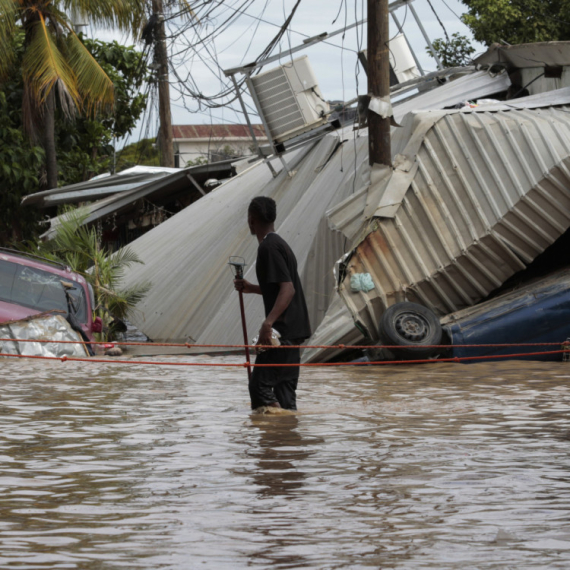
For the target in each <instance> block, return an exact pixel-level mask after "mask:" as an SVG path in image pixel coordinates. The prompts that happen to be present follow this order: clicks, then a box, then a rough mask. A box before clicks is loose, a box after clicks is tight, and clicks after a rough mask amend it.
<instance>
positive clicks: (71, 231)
mask: <svg viewBox="0 0 570 570" xmlns="http://www.w3.org/2000/svg"><path fill="white" fill-rule="evenodd" d="M86 217H87V214H85V213H82V212H81V209H77V210H74V209H71V208H67V209H65V210H64V211H63V212H62V215H61V216H60V217H59V225H58V226H57V228H56V232H55V236H54V238H53V239H51V240H50V241H48V242H41V241H39V242H36V243H32V244H31V245H27V246H26V247H25V248H24V249H25V250H26V251H29V252H32V253H34V254H36V255H38V254H39V255H42V256H44V257H47V258H48V259H53V260H54V261H60V262H63V263H65V264H66V265H68V266H69V267H71V269H72V270H73V271H75V272H77V273H80V274H81V275H83V276H84V277H85V279H86V280H87V281H88V282H89V283H90V284H91V286H92V287H93V292H94V294H95V307H94V312H95V314H96V315H97V316H99V317H101V320H102V321H103V331H104V333H103V339H102V340H112V339H113V337H114V334H115V331H114V327H113V323H114V322H116V321H118V320H120V321H123V320H124V319H126V318H127V316H128V314H129V312H130V311H133V310H134V307H135V305H136V304H137V303H138V302H139V301H141V300H142V299H143V298H144V296H145V295H146V293H147V292H148V290H149V289H150V286H151V284H150V283H141V284H139V285H136V286H133V287H130V288H128V289H124V288H122V287H121V282H122V280H123V276H124V274H125V271H126V270H127V269H128V268H129V267H130V266H131V265H133V264H135V263H143V262H142V261H141V260H140V258H139V257H138V256H137V255H136V254H135V253H134V252H133V251H132V249H131V248H129V247H124V248H123V249H121V250H119V251H118V252H116V253H112V254H111V252H109V251H108V250H106V249H105V247H104V246H103V245H102V243H101V236H100V235H99V234H98V233H97V230H96V229H95V228H94V227H92V226H91V227H89V226H86V225H83V222H84V221H85V219H86Z"/></svg>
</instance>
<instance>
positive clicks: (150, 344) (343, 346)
mask: <svg viewBox="0 0 570 570" xmlns="http://www.w3.org/2000/svg"><path fill="white" fill-rule="evenodd" d="M0 342H43V343H53V344H83V345H86V344H96V345H97V344H98V345H112V347H115V346H147V347H159V346H174V347H186V348H324V349H326V348H338V349H354V350H365V349H380V348H389V349H390V350H392V349H406V350H410V349H411V350H413V349H414V348H421V349H424V348H444V349H445V348H452V347H456V348H514V347H517V346H521V347H532V346H561V345H563V344H565V341H564V342H519V343H503V344H453V345H450V344H422V345H407V346H395V345H391V344H375V345H350V344H348V345H347V344H331V345H326V344H325V345H305V344H300V345H289V344H286V345H281V346H273V345H254V344H190V343H184V344H176V343H155V342H122V341H119V342H117V341H113V342H101V341H80V340H45V339H41V340H40V339H38V340H35V339H27V338H25V339H24V338H22V339H19V338H16V339H14V338H0ZM568 346H569V349H570V344H569V345H568Z"/></svg>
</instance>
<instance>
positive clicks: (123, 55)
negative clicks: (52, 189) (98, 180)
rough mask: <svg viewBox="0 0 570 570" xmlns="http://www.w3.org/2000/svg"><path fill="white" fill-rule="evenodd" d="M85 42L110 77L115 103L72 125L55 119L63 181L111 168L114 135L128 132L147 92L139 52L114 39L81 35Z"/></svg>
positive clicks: (87, 176)
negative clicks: (109, 110) (91, 38)
mask: <svg viewBox="0 0 570 570" xmlns="http://www.w3.org/2000/svg"><path fill="white" fill-rule="evenodd" d="M84 42H85V45H86V47H87V48H88V49H89V51H90V52H91V53H92V54H93V57H94V58H95V59H96V60H97V62H98V63H99V64H100V65H101V67H102V68H103V69H104V70H105V72H106V73H107V75H108V76H109V77H110V78H111V80H112V81H113V86H114V92H115V105H114V109H113V112H107V113H105V112H102V111H101V112H99V113H97V115H96V116H94V117H91V118H86V117H78V118H77V119H76V120H75V121H74V124H73V125H69V124H68V123H66V122H65V121H64V120H59V121H57V125H56V126H57V129H56V130H57V135H56V142H57V152H58V158H59V162H60V168H59V180H60V182H61V183H62V184H75V183H77V182H82V181H84V180H89V179H90V178H92V177H93V176H95V175H97V174H101V173H102V172H109V171H110V170H112V167H113V154H114V148H113V139H122V138H123V137H125V136H126V135H129V134H131V132H132V131H133V129H134V128H135V126H136V124H137V121H138V119H139V118H140V116H141V115H142V113H143V111H144V109H145V107H146V102H147V97H146V95H145V94H143V93H142V92H141V88H142V87H143V85H144V84H145V82H146V80H147V78H148V77H147V66H146V62H145V59H144V55H143V54H142V53H141V52H139V51H137V50H136V49H135V48H134V47H126V46H122V45H120V44H119V43H117V42H116V41H113V42H110V43H106V42H102V41H99V40H88V39H84ZM61 119H63V118H61ZM70 127H71V128H70Z"/></svg>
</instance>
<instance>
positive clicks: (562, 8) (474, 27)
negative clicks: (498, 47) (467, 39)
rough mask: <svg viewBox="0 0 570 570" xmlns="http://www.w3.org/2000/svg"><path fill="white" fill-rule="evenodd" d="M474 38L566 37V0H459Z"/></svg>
mask: <svg viewBox="0 0 570 570" xmlns="http://www.w3.org/2000/svg"><path fill="white" fill-rule="evenodd" d="M461 1H462V2H463V4H465V5H466V6H467V13H466V14H464V15H463V16H462V20H463V22H465V24H467V26H469V28H470V29H471V31H472V32H473V36H474V38H475V39H476V40H477V41H479V42H481V43H484V44H486V45H491V44H492V43H497V42H501V41H505V42H507V43H509V44H522V43H532V42H547V41H566V40H570V0H548V1H547V2H546V1H544V0H461Z"/></svg>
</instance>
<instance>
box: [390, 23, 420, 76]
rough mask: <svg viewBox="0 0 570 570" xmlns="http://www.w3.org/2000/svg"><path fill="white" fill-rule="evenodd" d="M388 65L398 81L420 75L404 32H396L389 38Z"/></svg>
mask: <svg viewBox="0 0 570 570" xmlns="http://www.w3.org/2000/svg"><path fill="white" fill-rule="evenodd" d="M388 45H389V47H390V66H391V67H392V69H393V70H394V73H395V74H396V77H397V78H398V82H399V83H404V82H406V81H409V80H410V79H415V78H416V77H419V76H420V72H419V70H418V68H417V66H416V61H415V59H414V56H413V54H412V51H411V50H410V46H409V45H408V42H407V41H406V37H405V36H404V34H398V35H397V36H395V37H394V38H393V39H391V40H390V43H389V44H388Z"/></svg>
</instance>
